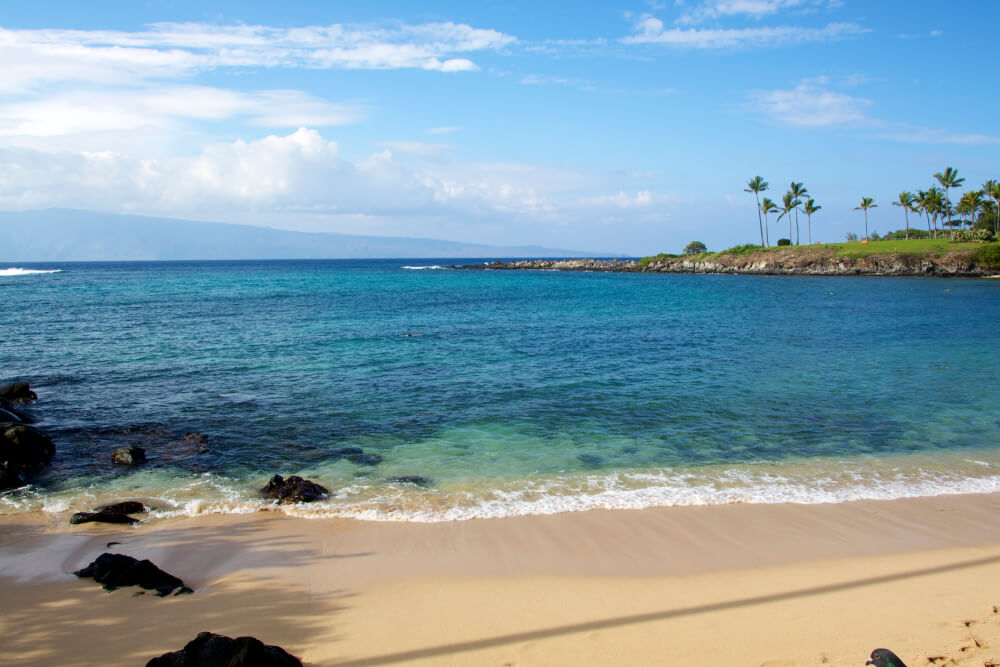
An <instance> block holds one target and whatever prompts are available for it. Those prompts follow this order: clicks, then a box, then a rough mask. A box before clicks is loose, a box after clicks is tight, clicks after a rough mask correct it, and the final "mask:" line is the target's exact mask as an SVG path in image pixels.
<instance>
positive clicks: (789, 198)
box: [778, 190, 802, 242]
mask: <svg viewBox="0 0 1000 667" xmlns="http://www.w3.org/2000/svg"><path fill="white" fill-rule="evenodd" d="M801 203H802V202H800V201H799V200H798V199H796V198H795V195H793V194H792V191H791V190H789V191H788V192H786V193H785V195H784V196H783V197H782V198H781V215H779V216H778V220H781V219H782V218H783V217H785V216H786V215H787V216H788V241H789V242H791V240H792V211H794V210H796V209H797V208H798V206H799V204H801Z"/></svg>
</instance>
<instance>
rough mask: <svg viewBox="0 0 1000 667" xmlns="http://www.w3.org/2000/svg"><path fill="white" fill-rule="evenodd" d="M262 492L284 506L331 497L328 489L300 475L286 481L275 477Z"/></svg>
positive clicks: (277, 476)
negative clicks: (285, 504)
mask: <svg viewBox="0 0 1000 667" xmlns="http://www.w3.org/2000/svg"><path fill="white" fill-rule="evenodd" d="M260 492H261V493H262V494H264V496H266V497H267V498H272V499H274V500H277V501H278V502H279V503H282V504H284V503H311V502H313V501H315V500H323V499H324V498H328V497H330V492H329V491H327V490H326V488H324V487H322V486H320V485H319V484H317V483H316V482H313V481H310V480H308V479H302V478H301V477H299V476H298V475H292V476H291V477H289V478H288V479H284V478H283V477H282V476H281V475H275V476H274V477H272V478H271V479H270V480H268V482H267V485H266V486H264V488H263V489H261V490H260Z"/></svg>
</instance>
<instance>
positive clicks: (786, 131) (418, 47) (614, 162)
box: [0, 0, 1000, 256]
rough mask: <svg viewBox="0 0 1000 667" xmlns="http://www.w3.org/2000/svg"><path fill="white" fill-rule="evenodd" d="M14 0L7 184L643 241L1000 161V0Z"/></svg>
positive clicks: (341, 225)
mask: <svg viewBox="0 0 1000 667" xmlns="http://www.w3.org/2000/svg"><path fill="white" fill-rule="evenodd" d="M0 4H2V5H3V11H0V210H6V211H12V210H30V209H40V208H49V207H65V208H78V209H87V210H92V211H100V212H108V213H129V214H139V215H150V216H162V217H175V218H183V219H189V220H206V221H217V222H233V223H243V224H253V225H263V226H269V227H276V228H280V229H289V230H300V231H310V232H323V231H328V232H338V233H348V234H366V235H385V236H413V237H425V238H440V239H448V240H456V241H463V242H467V243H483V244H491V245H526V244H535V245H545V246H549V247H557V248H575V249H581V250H588V251H595V252H605V253H621V254H630V255H639V256H641V255H648V254H652V253H657V252H679V251H680V250H681V249H682V248H683V247H684V246H685V245H686V244H687V243H689V242H690V241H694V240H698V241H702V242H704V243H705V244H707V245H708V247H709V248H710V249H713V250H721V249H724V248H727V247H730V246H734V245H738V244H742V243H751V242H757V243H759V242H760V233H759V227H758V221H757V209H756V203H755V202H754V199H753V196H752V195H751V194H748V193H746V192H745V191H744V189H745V187H746V182H747V181H748V180H749V179H750V178H752V177H754V176H757V175H760V176H762V177H763V178H764V179H765V180H766V181H768V182H769V184H770V190H769V191H768V192H767V193H766V194H767V195H770V196H771V198H772V199H774V200H775V201H780V198H781V195H782V194H783V193H784V192H785V190H786V189H787V188H788V185H789V184H790V183H791V182H792V181H797V182H802V183H804V184H805V187H806V188H807V189H808V191H809V195H810V196H811V197H813V198H814V199H815V200H816V204H817V205H820V206H822V207H823V208H822V209H821V210H820V211H819V212H818V213H816V214H815V215H814V216H813V220H812V240H813V241H825V242H834V241H842V240H843V239H844V236H845V234H846V233H847V232H855V233H862V234H863V231H864V220H863V217H862V213H861V212H860V211H854V210H853V209H854V207H856V206H857V205H858V203H859V202H860V200H861V198H862V197H873V198H874V199H875V202H876V204H878V206H879V207H878V208H875V209H872V210H871V211H870V212H869V228H870V229H872V230H875V231H878V232H881V233H885V232H886V231H889V230H894V229H901V228H902V227H903V226H904V219H903V218H904V216H903V212H902V210H901V209H900V208H899V207H894V206H891V205H890V203H891V201H893V200H895V199H896V197H897V195H898V194H899V193H900V192H901V191H902V190H910V191H916V190H917V189H926V188H927V187H929V186H931V185H933V184H934V183H935V182H934V180H933V174H934V173H935V172H940V171H943V170H944V169H945V168H946V167H949V166H950V167H954V168H956V169H958V171H959V175H960V176H962V177H964V178H965V179H966V182H965V186H964V187H963V188H962V189H963V190H964V189H969V188H973V187H975V188H978V187H980V186H981V184H982V183H983V182H984V181H985V180H986V179H991V178H992V179H1000V127H998V122H997V119H998V118H1000V116H998V114H997V112H996V109H997V107H998V103H1000V80H998V79H997V75H996V72H997V62H998V59H1000V40H998V39H997V37H996V35H997V33H998V31H1000V27H998V26H1000V2H997V1H996V0H979V1H969V0H965V1H963V0H956V1H953V2H940V1H937V0H905V1H903V0H900V1H894V0H885V1H879V2H871V1H861V0H683V1H681V0H645V1H644V0H621V1H608V0H602V1H593V2H591V1H587V0H579V1H577V2H574V3H565V2H524V1H522V0H503V1H500V0H497V1H491V0H484V1H482V2H446V1H434V0H426V1H424V2H420V3H413V2H402V1H401V2H376V1H372V2H363V3H362V2H335V1H332V0H331V1H327V2H300V1H297V0H285V1H284V2H280V3H275V2H210V1H206V0H202V1H200V2H189V1H187V0H147V1H146V2H107V1H102V0H92V1H89V2H86V3H80V2H76V1H72V2H68V1H58V0H57V1H52V0H47V1H46V2H44V3H41V2H38V3H30V2H17V3H15V2H9V1H7V0H0ZM952 200H953V201H957V196H953V197H952ZM804 222H805V220H804V219H802V220H801V221H800V224H802V225H803V227H802V232H801V233H802V240H803V241H805V240H806V234H807V232H806V229H805V226H804ZM910 222H911V225H920V224H924V223H922V222H921V221H919V220H916V219H915V218H914V217H913V216H912V215H911V220H910ZM770 230H771V231H770V237H771V240H772V243H773V241H774V239H776V238H778V236H787V232H788V229H787V226H786V224H785V221H784V220H783V221H782V222H781V223H778V224H775V222H774V219H773V216H772V220H771V227H770ZM782 230H784V231H782Z"/></svg>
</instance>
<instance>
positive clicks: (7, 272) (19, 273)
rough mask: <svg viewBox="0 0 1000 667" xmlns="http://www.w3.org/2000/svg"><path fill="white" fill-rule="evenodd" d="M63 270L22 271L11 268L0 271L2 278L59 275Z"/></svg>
mask: <svg viewBox="0 0 1000 667" xmlns="http://www.w3.org/2000/svg"><path fill="white" fill-rule="evenodd" d="M60 271H62V269H21V268H18V267H13V266H12V267H10V268H9V269H0V277H2V276H30V275H33V274H36V273H59V272H60Z"/></svg>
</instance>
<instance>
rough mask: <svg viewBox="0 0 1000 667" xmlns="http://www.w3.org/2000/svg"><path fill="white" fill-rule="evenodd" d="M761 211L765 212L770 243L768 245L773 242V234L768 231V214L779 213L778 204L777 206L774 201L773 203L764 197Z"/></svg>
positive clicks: (765, 225)
mask: <svg viewBox="0 0 1000 667" xmlns="http://www.w3.org/2000/svg"><path fill="white" fill-rule="evenodd" d="M761 210H762V211H763V212H764V231H765V232H767V241H768V243H770V242H771V232H770V231H769V230H768V227H767V214H768V213H774V212H775V211H777V210H778V206H777V204H775V203H774V202H773V201H771V200H770V199H768V198H767V197H764V202H763V203H762V204H761ZM764 247H765V248H766V247H767V246H764Z"/></svg>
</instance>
